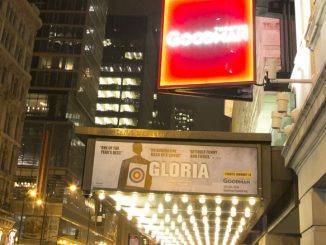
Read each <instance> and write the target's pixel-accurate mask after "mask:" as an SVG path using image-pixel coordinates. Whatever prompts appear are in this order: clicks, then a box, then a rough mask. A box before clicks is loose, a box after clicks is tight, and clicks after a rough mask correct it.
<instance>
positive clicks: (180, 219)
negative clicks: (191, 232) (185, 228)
mask: <svg viewBox="0 0 326 245" xmlns="http://www.w3.org/2000/svg"><path fill="white" fill-rule="evenodd" d="M177 221H178V223H181V222H182V215H181V214H179V215H178V217H177Z"/></svg>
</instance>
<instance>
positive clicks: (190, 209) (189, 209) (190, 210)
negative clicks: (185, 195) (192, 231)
mask: <svg viewBox="0 0 326 245" xmlns="http://www.w3.org/2000/svg"><path fill="white" fill-rule="evenodd" d="M187 214H188V215H191V214H192V206H191V205H188V207H187Z"/></svg>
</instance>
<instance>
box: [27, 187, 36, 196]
mask: <svg viewBox="0 0 326 245" xmlns="http://www.w3.org/2000/svg"><path fill="white" fill-rule="evenodd" d="M28 195H29V196H30V197H36V195H37V192H36V190H35V189H31V190H29V191H28Z"/></svg>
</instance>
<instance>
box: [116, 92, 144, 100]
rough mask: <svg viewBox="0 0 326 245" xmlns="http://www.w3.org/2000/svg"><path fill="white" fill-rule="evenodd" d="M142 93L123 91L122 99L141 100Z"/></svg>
mask: <svg viewBox="0 0 326 245" xmlns="http://www.w3.org/2000/svg"><path fill="white" fill-rule="evenodd" d="M139 97H140V93H139V92H138V91H123V92H122V96H121V98H122V99H139Z"/></svg>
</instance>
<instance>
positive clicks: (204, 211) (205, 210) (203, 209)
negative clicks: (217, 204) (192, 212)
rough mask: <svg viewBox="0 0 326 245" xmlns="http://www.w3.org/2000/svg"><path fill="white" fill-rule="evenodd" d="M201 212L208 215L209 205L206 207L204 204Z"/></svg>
mask: <svg viewBox="0 0 326 245" xmlns="http://www.w3.org/2000/svg"><path fill="white" fill-rule="evenodd" d="M201 214H202V215H207V207H206V206H203V207H202V208H201Z"/></svg>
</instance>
